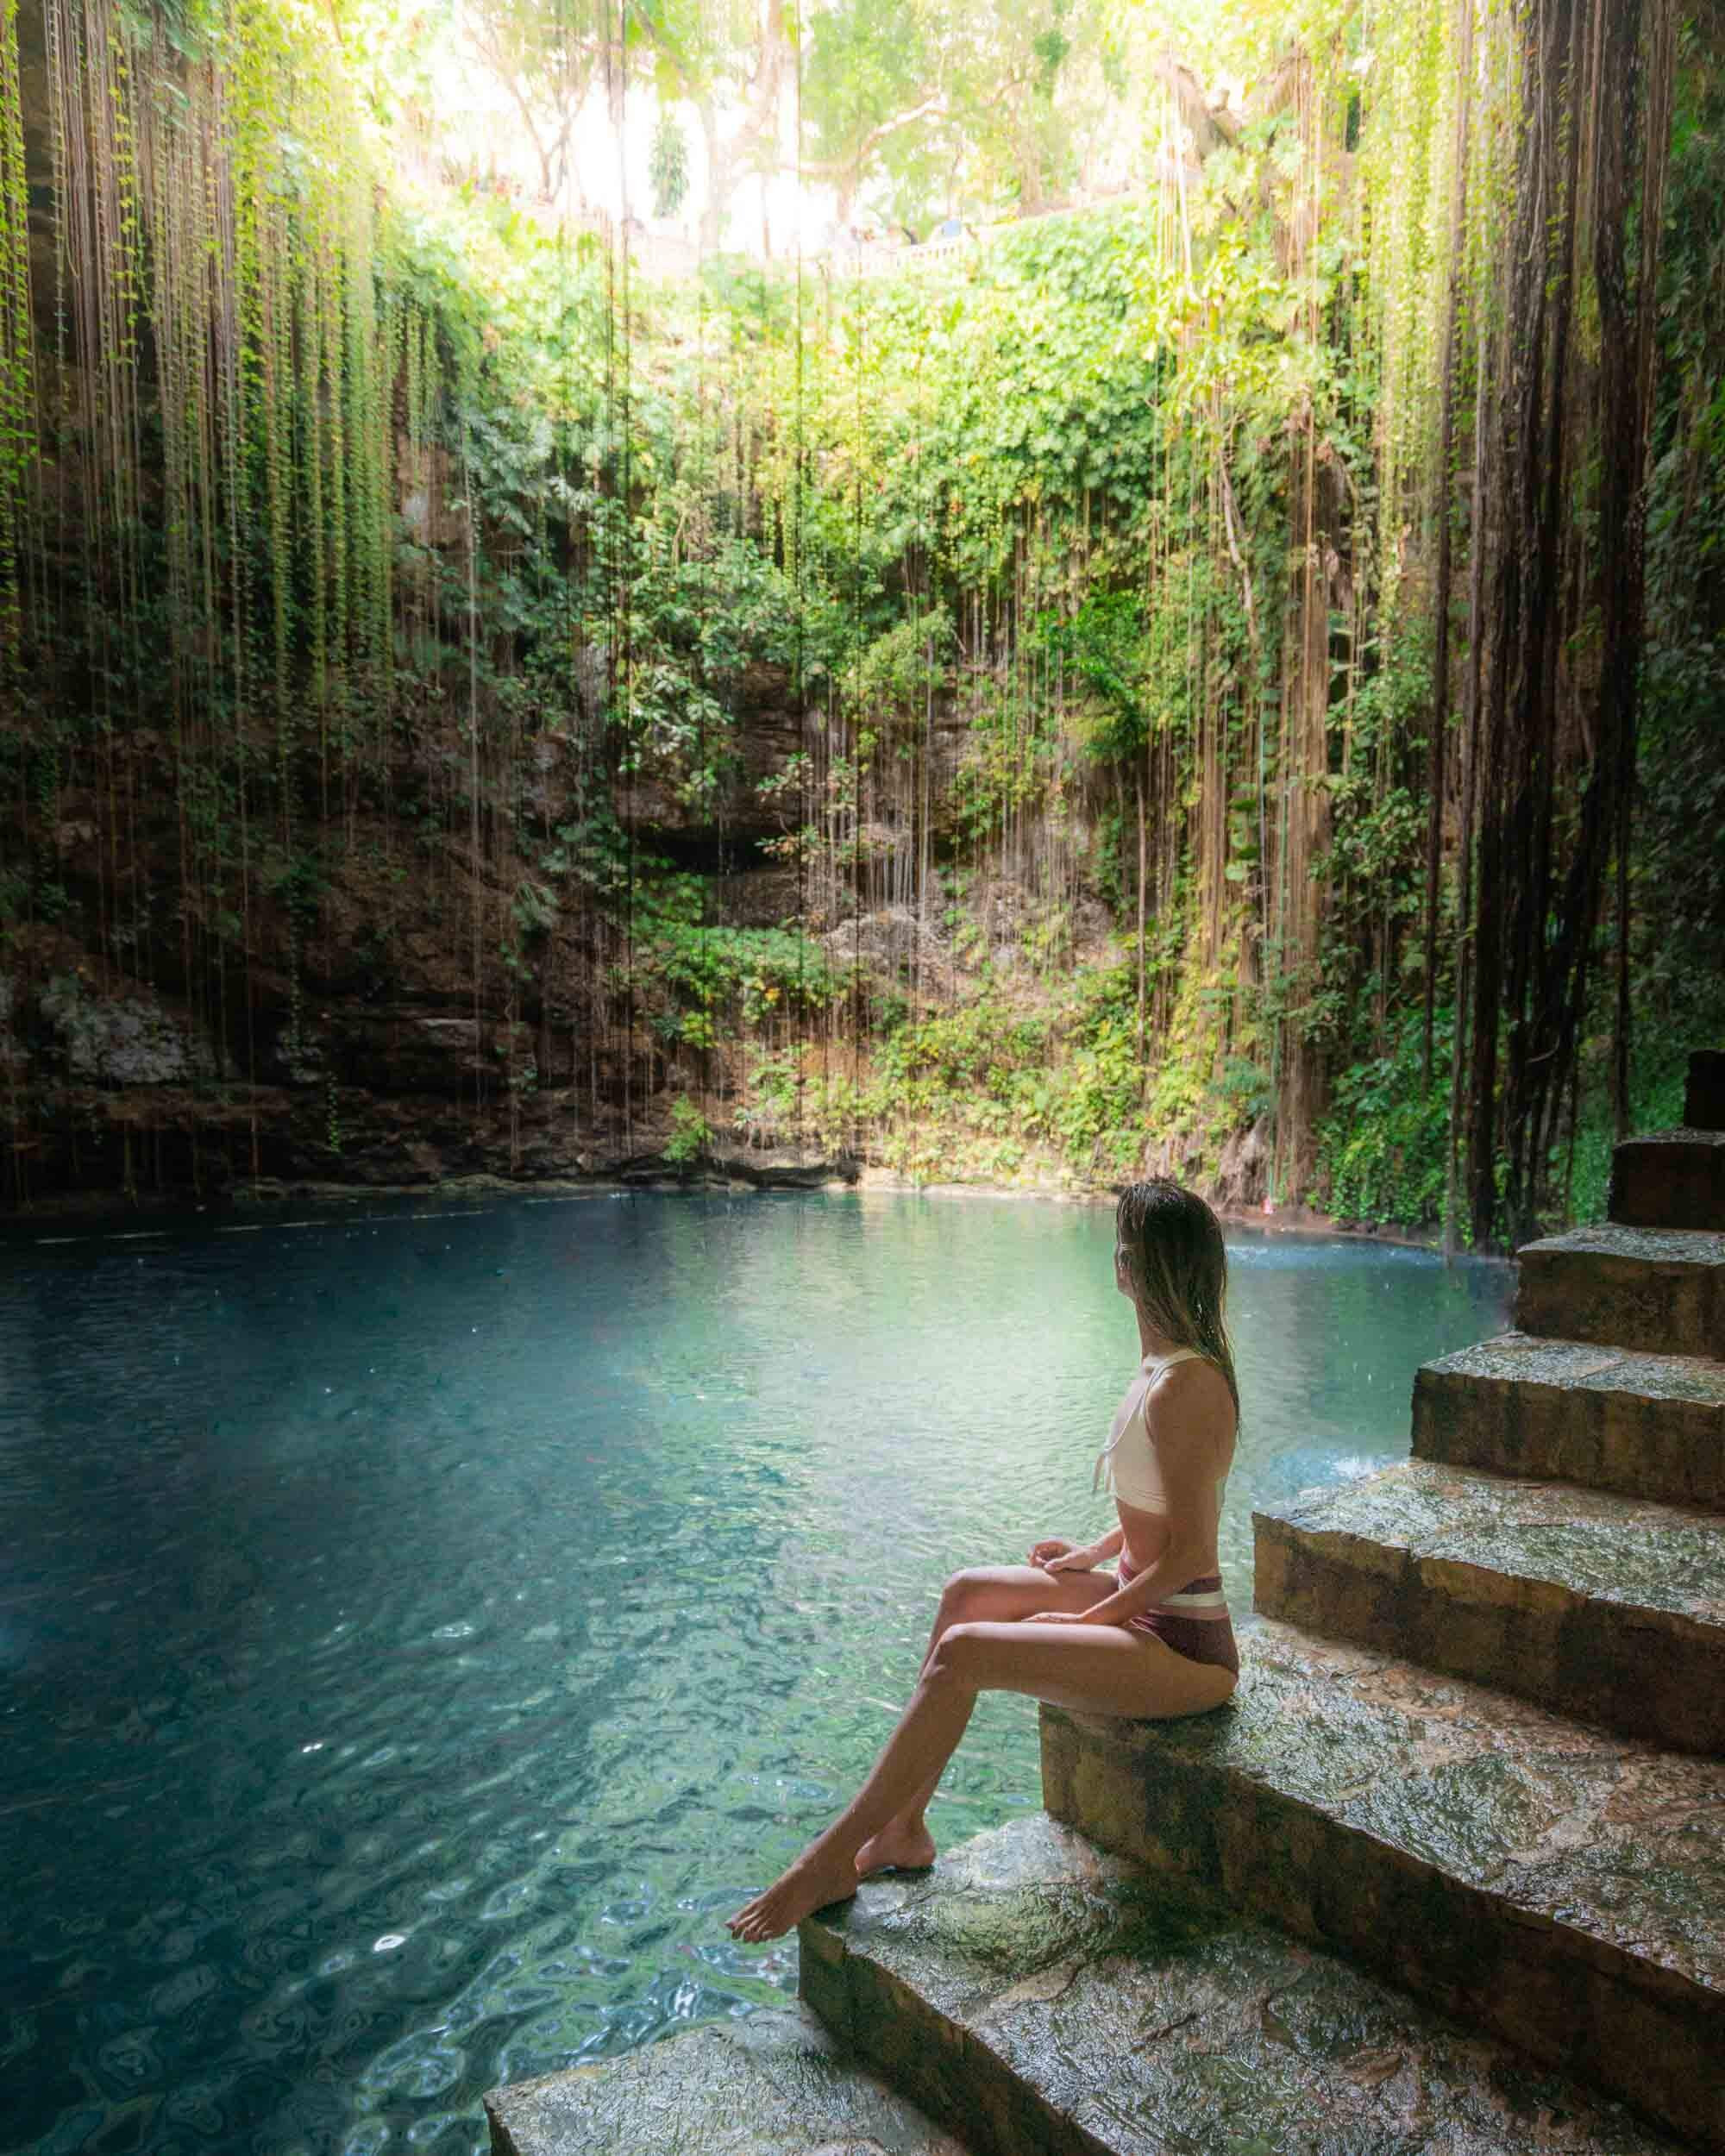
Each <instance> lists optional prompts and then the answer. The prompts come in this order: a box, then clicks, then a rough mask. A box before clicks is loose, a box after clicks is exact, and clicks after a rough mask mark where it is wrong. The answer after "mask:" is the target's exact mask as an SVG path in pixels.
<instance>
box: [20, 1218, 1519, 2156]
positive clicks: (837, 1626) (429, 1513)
mask: <svg viewBox="0 0 1725 2156" xmlns="http://www.w3.org/2000/svg"><path fill="white" fill-rule="evenodd" d="M1111 1248H1112V1222H1111V1216H1110V1214H1109V1213H1108V1211H1107V1209H1106V1208H1104V1207H1090V1206H1054V1205H1044V1204H1038V1203H1033V1202H1006V1201H999V1200H975V1201H968V1202H957V1201H950V1200H933V1199H918V1198H910V1197H888V1196H873V1195H866V1196H862V1197H856V1196H838V1195H804V1194H797V1195H783V1196H771V1197H768V1196H754V1197H747V1198H737V1199H731V1198H726V1197H723V1196H713V1197H699V1196H681V1195H673V1194H664V1195H628V1196H618V1195H593V1196H586V1197H582V1198H580V1199H572V1200H540V1201H525V1202H523V1201H509V1202H504V1203H500V1204H495V1205H493V1206H492V1207H491V1208H490V1209H484V1210H475V1209H474V1206H471V1205H455V1204H451V1205H446V1206H437V1207H428V1206H425V1205H424V1204H423V1203H421V1204H419V1205H417V1206H413V1207H411V1208H410V1207H409V1206H405V1205H402V1206H395V1207H389V1206H382V1205H380V1204H379V1203H378V1202H377V1201H375V1200H373V1201H371V1202H369V1203H367V1204H363V1205H357V1204H356V1205H351V1206H347V1207H345V1208H343V1209H342V1211H341V1212H339V1213H325V1214H319V1215H317V1216H316V1217H313V1216H310V1215H296V1216H295V1217H294V1219H293V1220H292V1221H279V1222H273V1223H269V1224H266V1225H260V1226H258V1227H255V1228H246V1229H235V1228H233V1227H231V1226H229V1228H227V1229H225V1230H221V1231H218V1230H216V1229H214V1228H210V1227H200V1228H196V1229H190V1230H186V1231H185V1232H179V1231H176V1232H170V1233H168V1234H166V1235H160V1236H156V1237H149V1238H141V1239H129V1240H114V1239H105V1238H99V1237H95V1236H89V1237H86V1238H83V1239H80V1240H78V1241H77V1242H73V1243H68V1244H64V1245H57V1246H53V1247H44V1246H41V1245H39V1244H33V1245H31V1246H29V1247H23V1246H19V1245H15V1246H14V1247H13V1248H12V1249H11V1250H9V1251H8V1252H7V1253H5V1254H4V1255H3V1256H0V1271H3V1275H4V1288H5V1292H4V1295H3V1300H0V1344H3V1351H0V1463H3V1490H4V1500H5V1509H6V1515H7V1519H8V1523H9V1532H8V1535H7V1538H6V1545H5V1550H4V1555H3V1557H0V1567H3V1570H0V1662H3V1667H4V1671H5V1680H6V1690H7V1721H6V1738H7V1741H6V1745H5V1749H4V1764H3V1768H0V1776H3V1780H0V1803H3V1809H4V1816H5V1825H6V1840H7V1847H8V1862H7V1870H8V1873H9V1888H8V1897H7V1898H8V1927H7V1928H8V1932H9V1937H10V1940H11V1951H10V1952H9V1956H8V1966H7V1969H6V1972H5V1977H4V1998H3V2004H4V2016H3V2028H4V2051H3V2057H4V2060H5V2074H6V2086H7V2090H8V2101H7V2105H6V2111H7V2133H6V2138H5V2146H6V2147H8V2148H9V2149H17V2148H23V2147H29V2148H32V2149H36V2150H40V2151H42V2152H50V2151H52V2152H60V2151H69V2150H74V2149H78V2150H84V2149H90V2150H97V2149H100V2150H103V2151H118V2150H150V2151H169V2150H175V2151H178V2150H182V2149H188V2148H191V2147H199V2146H213V2147H220V2148H222V2149H224V2150H236V2151H237V2150H242V2149H243V2150H258V2151H270V2152H278V2153H279V2156H288V2153H289V2152H294V2153H295V2156H298V2153H299V2152H306V2153H308V2156H310V2153H313V2152H315V2153H316V2156H323V2153H324V2152H329V2153H330V2156H333V2153H334V2152H338V2151H339V2152H359V2151H366V2152H375V2151H380V2150H383V2149H386V2148H396V2149H401V2148H408V2147H411V2148H415V2149H420V2150H434V2151H439V2152H455V2151H464V2152H465V2151H469V2150H478V2149H480V2148H482V2147H484V2146H485V2126H484V2119H483V2115H482V2113H481V2111H480V2101H479V2099H480V2093H481V2092H482V2091H483V2090H486V2089H487V2088H489V2087H492V2086H493V2085H495V2084H499V2083H501V2082H505V2081H509V2080H519V2079H521V2078H524V2077H526V2076H529V2075H533V2074H536V2073H541V2072H545V2071H550V2070H552V2069H554V2068H558V2067H561V2066H566V2065H574V2064H579V2063H580V2062H581V2061H583V2060H589V2059H599V2058H603V2057H607V2056H610V2055H612V2054H615V2053H618V2052H622V2051H624V2050H627V2049H629V2048H630V2047H632V2046H637V2045H642V2044H646V2043H649V2042H651V2041H652V2040H654V2039H655V2038H657V2037H659V2036H661V2035H663V2034H666V2033H667V2032H668V2031H669V2030H671V2029H673V2028H675V2027H677V2026H679V2025H681V2024H683V2023H687V2022H689V2021H696V2020H699V2019H702V2018H704V2017H707V2016H712V2015H739V2014H746V2013H748V2012H749V2011H750V2010H751V2009H753V2008H755V2007H756V2006H757V2005H759V2004H761V2003H762V2002H767V2001H769V2000H772V1999H774V1998H775V1997H776V1996H780V1995H781V1994H783V1993H785V1992H787V1991H788V1990H791V1989H792V1988H793V1986H794V1983H795V1977H796V1949H795V1945H794V1940H787V1941H786V1942H783V1943H782V1945H781V1946H779V1947H776V1948H774V1949H771V1950H768V1951H767V1952H749V1951H747V1950H744V1949H742V1948H738V1947H736V1946H733V1945H732V1944H731V1941H730V1940H729V1939H728V1938H727V1937H726V1935H725V1934H724V1930H723V1929H722V1927H721V1925H720V1921H719V1919H720V1916H721V1915H723V1914H724V1912H725V1911H726V1910H728V1909H729V1908H732V1907H734V1906H735V1905H736V1904H737V1901H738V1900H739V1899H740V1898H741V1896H743V1893H744V1892H745V1890H750V1889H752V1888H753V1887H755V1886H756V1885H758V1884H760V1883H762V1882H764V1881H765V1880H766V1879H767V1878H768V1877H770V1876H771V1874H772V1873H773V1872H775V1871H777V1870H778V1868H779V1867H780V1866H781V1865H782V1864H783V1863H784V1862H785V1860H786V1859H787V1858H788V1857H789V1856H790V1855H791V1854H792V1853H793V1851H794V1849H795V1848H796V1847H797V1846H800V1843H801V1842H802V1841H803V1840H804V1839H806V1837H807V1836H808V1834H809V1833H811V1832H812V1831H813V1830H814V1829H815V1828H816V1827H818V1826H819V1824H821V1823H822V1822H823V1821H825V1818H826V1817H828V1816H829V1815H830V1814H831V1810H832V1809H833V1808H835V1807H836V1805H837V1803H838V1802H841V1801H842V1799H843V1797H844V1796H845V1795H847V1794H848V1792H849V1789H850V1787H851V1786H852V1785H854V1783H856V1780H857V1779H858V1778H859V1777H860V1776H861V1775H862V1772H863V1771H865V1770H866V1768H867V1766H868V1764H869V1760H870V1758H871V1757H872V1755H873V1753H874V1752H875V1749H876V1747H877V1746H878V1745H879V1744H880V1742H881V1739H882V1738H883V1736H884V1735H885V1733H886V1731H887V1729H888V1726H889V1722H890V1719H891V1717H892V1716H893V1714H894V1711H895V1709H896V1708H897V1707H898V1706H899V1705H900V1703H901V1702H902V1701H903V1698H904V1697H905V1695H906V1689H907V1687H908V1683H909V1681H910V1678H911V1676H912V1673H913V1670H914V1666H915V1662H916V1658H917V1654H918V1651H919V1648H920V1646H921V1644H922V1641H923V1639H924V1636H925V1631H926V1627H927V1624H928V1621H929V1618H930V1615H931V1608H932V1603H933V1599H934V1596H935V1595H936V1593H937V1591H938V1586H939V1583H940V1582H941V1580H942V1578H943V1577H944V1575H945V1574H946V1573H947V1572H948V1571H950V1570H951V1569H952V1568H953V1567H954V1566H956V1565H959V1564H966V1563H979V1562H989V1561H997V1560H1002V1559H1009V1560H1013V1561H1016V1560H1017V1559H1018V1558H1019V1557H1021V1555H1022V1553H1023V1551H1024V1550H1025V1548H1026V1545H1027V1543H1028V1542H1029V1540H1030V1539H1032V1538H1033V1537H1034V1536H1036V1535H1037V1534H1039V1533H1056V1532H1082V1533H1085V1534H1088V1533H1092V1532H1096V1531H1097V1530H1098V1529H1099V1527H1100V1526H1101V1525H1102V1524H1105V1514H1104V1513H1103V1510H1102V1507H1101V1501H1099V1500H1095V1499H1093V1498H1091V1497H1090V1496H1089V1495H1088V1491H1089V1484H1090V1468H1091V1462H1092V1458H1093V1457H1094V1453H1095V1447H1096V1445H1098V1443H1100V1441H1101V1435H1102V1434H1104V1433H1105V1432H1106V1426H1107V1416H1108V1413H1109V1410H1110V1407H1111V1406H1112V1403H1113V1398H1114V1396H1115V1394H1116V1392H1117V1389H1118V1387H1119V1385H1120V1382H1121V1381H1122V1377H1123V1374H1124V1373H1125V1372H1126V1371H1129V1369H1130V1368H1131V1364H1132V1360H1133V1355H1134V1349H1133V1344H1132V1338H1133V1336H1132V1323H1131V1318H1130V1313H1129V1312H1128V1310H1127V1309H1126V1306H1125V1305H1124V1304H1123V1303H1122V1302H1121V1301H1120V1300H1119V1298H1118V1297H1117V1296H1116V1294H1114V1292H1113V1284H1112V1269H1111V1263H1110V1252H1111ZM1508 1279H1509V1275H1507V1273H1506V1272H1505V1271H1504V1269H1502V1268H1501V1267H1496V1266H1490V1265H1484V1264H1467V1263H1465V1264H1461V1265H1458V1266H1456V1267H1452V1268H1449V1269H1446V1268H1445V1267H1444V1266H1443V1265H1442V1264H1441V1263H1440V1262H1439V1261H1438V1260H1436V1259H1435V1258H1433V1257H1431V1256H1429V1255H1427V1254H1426V1253H1423V1252H1420V1251H1415V1250H1406V1249H1396V1248H1384V1247H1383V1246H1379V1245H1374V1244H1364V1243H1358V1242H1347V1241H1343V1240H1339V1239H1333V1240H1319V1239H1313V1238H1295V1237H1291V1236H1286V1237H1284V1236H1277V1235H1269V1234H1266V1235H1258V1234H1254V1233H1252V1232H1250V1231H1246V1232H1235V1234H1234V1237H1233V1322H1234V1327H1235V1332H1236V1338H1237V1344H1238V1347H1239V1365H1240V1372H1241V1379H1242V1385H1243V1391H1244V1397H1245V1426H1244V1432H1243V1435H1242V1440H1241V1446H1240V1451H1239V1458H1238V1462H1237V1464H1236V1468H1235V1472H1234V1476H1233V1482H1232V1484H1231V1486H1230V1491H1229V1504H1228V1512H1227V1516H1226V1520H1225V1522H1224V1538H1225V1539H1224V1543H1223V1551H1222V1555H1223V1563H1224V1568H1225V1571H1226V1583H1227V1587H1228V1590H1229V1594H1230V1596H1231V1598H1232V1600H1233V1602H1234V1605H1235V1608H1236V1609H1237V1611H1242V1612H1243V1611H1245V1610H1246V1609H1248V1608H1250V1604H1251V1509H1252V1507H1253V1506H1254V1504H1258V1503H1262V1502H1264V1501H1266V1500H1274V1499H1277V1498H1282V1497H1285V1496H1286V1495H1289V1493H1290V1492H1292V1491H1293V1490H1295V1489H1300V1488H1302V1487H1305V1486H1307V1485H1309V1484H1314V1483H1318V1482H1327V1481H1332V1480H1334V1479H1337V1478H1339V1477H1343V1476H1352V1475H1357V1474H1360V1473H1363V1472H1365V1471H1366V1470H1369V1469H1371V1468H1372V1467H1375V1466H1377V1465H1378V1464H1380V1463H1383V1462H1384V1461H1387V1460H1389V1459H1393V1458H1396V1457H1400V1456H1403V1455H1405V1453H1406V1451H1407V1430H1408V1390H1409V1385H1410V1381H1411V1379H1412V1376H1413V1373H1414V1370H1415V1367H1416V1365H1417V1364H1418V1363H1420V1362H1421V1360H1422V1359H1424V1358H1426V1357H1429V1356H1432V1355H1433V1354H1437V1353H1440V1352H1442V1351H1446V1350H1447V1349H1450V1348H1452V1347H1456V1346H1459V1345H1461V1344H1465V1343H1466V1342H1468V1341H1471V1340H1473V1339H1475V1338H1478V1337H1479V1336H1480V1335H1481V1334H1482V1333H1486V1332H1491V1331H1493V1330H1495V1329H1496V1328H1497V1326H1499V1325H1500V1324H1501V1323H1502V1314H1503V1305H1504V1298H1505V1294H1506V1291H1507V1285H1508ZM1038 1802H1039V1793H1038V1773H1037V1755H1036V1726H1035V1710H1034V1708H1032V1705H1031V1704H1030V1703H1029V1702H1026V1701H1020V1700H1016V1699H1008V1698H1004V1697H1000V1696H991V1697H988V1698H985V1700H984V1701H983V1702H982V1707H981V1708H980V1710H979V1712H978V1715H977V1718H976V1720H975V1723H974V1724H973V1727H972V1730H971V1733H970V1735H969V1738H968V1739H967V1740H966V1743H965V1745H964V1746H963V1749H962V1750H961V1752H960V1753H959V1755H958V1758H957V1760H956V1761H955V1763H954V1765H953V1767H952V1769H951V1771H950V1773H949V1775H948V1777H947V1782H946V1784H945V1787H944V1790H943V1793H942V1796H941V1798H940V1799H939V1801H938V1803H937V1805H936V1807H935V1808H934V1810H933V1812H932V1813H931V1823H932V1824H934V1825H935V1826H936V1827H937V1830H938V1832H940V1833H942V1834H943V1835H944V1839H946V1840H948V1841H950V1840H952V1839H957V1838H959V1837H961V1836H963V1835H965V1834H968V1833H972V1832H975V1830H977V1829H979V1828H982V1827H986V1826H989V1825H992V1824H994V1823H996V1822H998V1821H1000V1820H1002V1819H1004V1818H1005V1817H1007V1815H1009V1814H1010V1813H1011V1812H1012V1811H1013V1808H1019V1807H1030V1806H1034V1805H1036V1804H1037V1803H1038Z"/></svg>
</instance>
